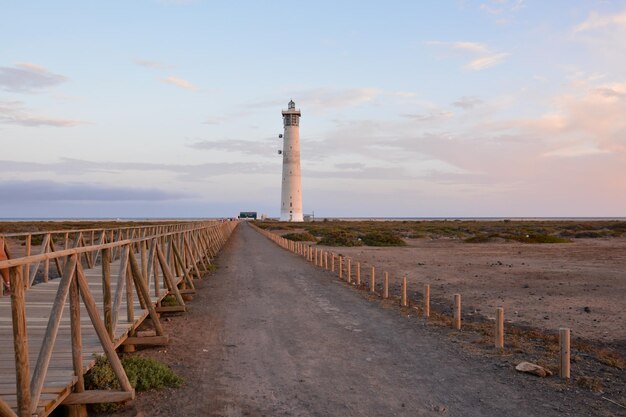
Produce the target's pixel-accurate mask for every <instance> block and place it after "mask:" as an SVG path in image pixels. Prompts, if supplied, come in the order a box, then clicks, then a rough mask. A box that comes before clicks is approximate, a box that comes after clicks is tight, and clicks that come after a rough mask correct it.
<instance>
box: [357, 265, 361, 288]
mask: <svg viewBox="0 0 626 417" xmlns="http://www.w3.org/2000/svg"><path fill="white" fill-rule="evenodd" d="M356 286H357V287H359V286H361V262H357V263H356Z"/></svg>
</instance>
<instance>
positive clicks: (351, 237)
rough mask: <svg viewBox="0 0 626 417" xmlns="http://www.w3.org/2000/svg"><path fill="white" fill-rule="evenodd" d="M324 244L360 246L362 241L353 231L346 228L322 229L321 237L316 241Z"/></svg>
mask: <svg viewBox="0 0 626 417" xmlns="http://www.w3.org/2000/svg"><path fill="white" fill-rule="evenodd" d="M318 243H319V244H320V245H326V246H362V245H363V242H362V241H361V240H360V239H359V237H358V236H357V235H356V233H354V232H349V231H347V230H330V231H324V235H323V236H322V239H321V240H320V241H319V242H318Z"/></svg>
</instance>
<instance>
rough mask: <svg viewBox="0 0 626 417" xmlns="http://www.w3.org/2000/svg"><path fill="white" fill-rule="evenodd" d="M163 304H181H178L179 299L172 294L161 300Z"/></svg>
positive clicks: (166, 305)
mask: <svg viewBox="0 0 626 417" xmlns="http://www.w3.org/2000/svg"><path fill="white" fill-rule="evenodd" d="M161 305H162V306H163V307H174V306H177V305H179V304H178V301H177V300H176V297H174V296H173V295H172V294H168V295H166V296H165V297H163V299H162V300H161Z"/></svg>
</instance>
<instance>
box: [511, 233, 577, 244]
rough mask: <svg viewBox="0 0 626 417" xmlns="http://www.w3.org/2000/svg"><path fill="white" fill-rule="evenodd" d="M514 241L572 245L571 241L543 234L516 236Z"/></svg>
mask: <svg viewBox="0 0 626 417" xmlns="http://www.w3.org/2000/svg"><path fill="white" fill-rule="evenodd" d="M512 239H513V240H517V241H519V242H522V243H570V242H571V240H569V239H564V238H562V237H558V236H551V235H542V234H529V235H522V236H519V235H518V236H514V237H512Z"/></svg>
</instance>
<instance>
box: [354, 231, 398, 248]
mask: <svg viewBox="0 0 626 417" xmlns="http://www.w3.org/2000/svg"><path fill="white" fill-rule="evenodd" d="M361 241H362V242H363V243H365V244H366V245H367V246H405V245H406V242H405V241H404V240H402V238H401V237H399V236H397V235H395V234H394V233H391V232H380V231H376V232H370V233H366V234H365V235H363V236H362V237H361Z"/></svg>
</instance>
